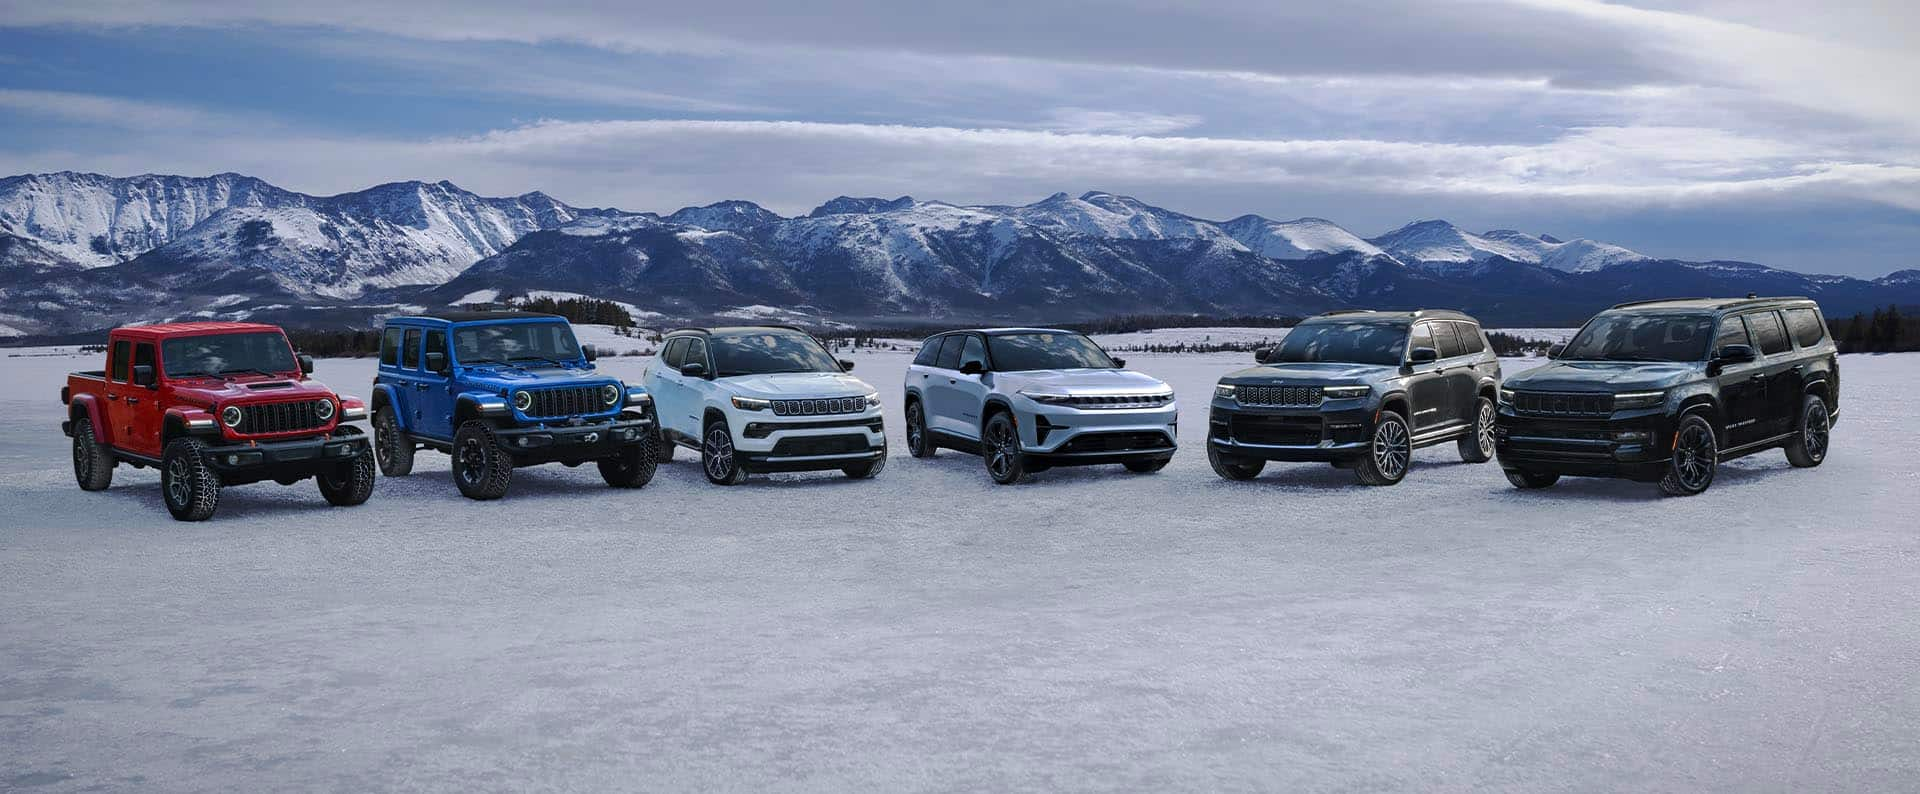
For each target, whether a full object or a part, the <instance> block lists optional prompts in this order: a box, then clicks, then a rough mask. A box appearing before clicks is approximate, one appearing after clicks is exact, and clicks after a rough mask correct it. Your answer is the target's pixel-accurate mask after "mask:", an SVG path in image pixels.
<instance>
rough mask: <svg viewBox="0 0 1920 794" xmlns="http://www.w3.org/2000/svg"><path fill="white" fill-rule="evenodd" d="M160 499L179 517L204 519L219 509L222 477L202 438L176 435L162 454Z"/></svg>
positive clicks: (196, 519)
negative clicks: (217, 472)
mask: <svg viewBox="0 0 1920 794" xmlns="http://www.w3.org/2000/svg"><path fill="white" fill-rule="evenodd" d="M160 500H161V501H162V502H165V503H166V505H167V512H169V513H172V514H173V518H174V520H176V521H205V520H207V519H209V518H212V517H213V511H214V510H217V509H219V507H220V478H219V476H218V475H215V474H214V473H213V467H211V466H208V465H207V454H206V445H205V444H202V443H200V440H199V439H195V438H176V439H174V440H173V441H172V442H170V443H168V444H167V448H166V450H165V451H164V452H162V453H161V454H160Z"/></svg>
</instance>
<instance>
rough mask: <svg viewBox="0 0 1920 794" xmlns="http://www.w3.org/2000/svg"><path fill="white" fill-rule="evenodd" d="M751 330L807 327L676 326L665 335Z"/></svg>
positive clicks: (784, 329)
mask: <svg viewBox="0 0 1920 794" xmlns="http://www.w3.org/2000/svg"><path fill="white" fill-rule="evenodd" d="M749 331H793V332H795V333H802V334H804V333H807V330H806V329H805V328H801V327H799V326H793V325H716V326H713V327H711V328H701V327H687V328H675V329H673V330H671V331H668V332H667V333H666V334H663V335H664V336H672V335H674V334H700V335H702V336H712V335H714V334H731V333H742V332H749Z"/></svg>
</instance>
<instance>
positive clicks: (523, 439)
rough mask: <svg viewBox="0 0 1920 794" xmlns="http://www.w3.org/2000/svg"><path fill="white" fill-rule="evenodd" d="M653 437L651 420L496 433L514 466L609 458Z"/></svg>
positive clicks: (508, 429)
mask: <svg viewBox="0 0 1920 794" xmlns="http://www.w3.org/2000/svg"><path fill="white" fill-rule="evenodd" d="M652 434H653V419H652V418H650V417H637V418H635V417H630V416H622V417H620V418H615V419H612V420H608V421H603V422H585V423H582V424H577V425H572V424H569V425H533V426H529V427H503V428H498V429H496V430H494V431H493V435H494V438H495V440H496V441H497V442H498V443H499V445H500V448H501V449H504V450H506V451H507V453H508V454H510V455H512V456H513V460H514V464H515V465H533V464H539V463H568V462H579V461H587V460H598V459H600V458H609V457H613V456H614V455H617V454H619V453H620V452H622V451H623V450H625V449H626V447H628V446H629V445H632V444H636V443H639V442H640V441H642V440H644V439H645V438H647V437H648V436H650V435H652Z"/></svg>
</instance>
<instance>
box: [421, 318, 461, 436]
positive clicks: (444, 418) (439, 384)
mask: <svg viewBox="0 0 1920 794" xmlns="http://www.w3.org/2000/svg"><path fill="white" fill-rule="evenodd" d="M421 344H422V351H423V352H422V354H421V356H420V373H419V375H418V377H419V386H418V387H416V388H415V390H414V396H415V397H417V398H419V399H418V402H419V405H420V408H419V410H420V423H421V424H422V425H423V426H425V427H432V428H447V434H448V436H452V434H453V377H452V375H453V367H452V362H453V357H452V356H451V355H450V354H448V352H447V332H446V331H445V330H444V329H438V328H435V329H429V330H427V331H426V332H425V334H424V336H423V339H422V343H421ZM427 353H439V354H440V360H441V361H445V362H447V368H446V372H444V373H441V372H434V371H432V370H429V369H427V363H426V362H427V356H426V354H427ZM436 432H438V431H437V430H436Z"/></svg>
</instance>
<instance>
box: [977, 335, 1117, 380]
mask: <svg viewBox="0 0 1920 794" xmlns="http://www.w3.org/2000/svg"><path fill="white" fill-rule="evenodd" d="M987 351H988V353H989V354H990V355H992V356H993V368H994V369H996V370H999V371H1001V372H1024V371H1027V370H1035V369H1113V368H1114V366H1115V364H1114V363H1113V359H1112V358H1110V357H1108V356H1107V351H1105V350H1101V349H1100V346H1099V345H1096V344H1094V343H1093V340H1091V339H1088V338H1086V337H1084V336H1081V335H1079V334H1071V333H1026V334H995V335H992V336H989V337H987Z"/></svg>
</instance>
